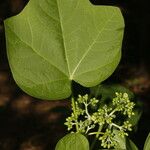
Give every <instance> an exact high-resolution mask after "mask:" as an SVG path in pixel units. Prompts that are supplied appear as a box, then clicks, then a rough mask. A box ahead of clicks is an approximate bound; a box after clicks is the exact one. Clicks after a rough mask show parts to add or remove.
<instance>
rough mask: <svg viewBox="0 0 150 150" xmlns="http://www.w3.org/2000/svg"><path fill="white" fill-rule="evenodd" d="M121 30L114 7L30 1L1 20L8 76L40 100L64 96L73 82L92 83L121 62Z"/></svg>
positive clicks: (82, 0)
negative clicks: (19, 10) (8, 65)
mask: <svg viewBox="0 0 150 150" xmlns="http://www.w3.org/2000/svg"><path fill="white" fill-rule="evenodd" d="M123 30H124V20H123V17H122V14H121V11H120V10H119V8H117V7H112V6H99V7H98V6H94V5H92V4H91V3H90V2H89V0H30V1H29V3H28V4H27V6H26V7H25V8H24V10H23V11H22V12H21V13H20V14H19V15H17V16H15V17H12V18H10V19H7V20H6V21H5V31H6V44H7V53H8V59H9V64H10V67H11V70H12V73H13V77H14V79H15V81H16V82H17V84H18V85H19V86H20V87H21V88H22V89H23V90H24V91H25V92H27V93H28V94H30V95H32V96H34V97H37V98H41V99H63V98H66V97H69V96H70V94H71V82H72V80H74V81H75V82H77V83H79V84H81V85H83V86H85V87H91V86H95V85H97V84H99V83H100V82H102V81H103V80H105V79H106V78H108V77H109V76H110V75H111V74H112V72H113V71H114V70H115V68H116V66H117V64H118V62H119V60H120V55H121V51H120V49H121V44H122V38H123Z"/></svg>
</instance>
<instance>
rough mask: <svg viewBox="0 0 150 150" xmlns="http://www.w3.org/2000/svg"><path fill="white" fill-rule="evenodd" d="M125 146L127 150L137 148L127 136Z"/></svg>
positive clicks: (136, 149)
mask: <svg viewBox="0 0 150 150" xmlns="http://www.w3.org/2000/svg"><path fill="white" fill-rule="evenodd" d="M126 148H127V150H138V148H137V146H136V145H135V144H134V143H133V142H132V141H131V140H130V139H129V138H126Z"/></svg>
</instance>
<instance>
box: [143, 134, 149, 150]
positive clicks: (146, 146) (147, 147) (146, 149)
mask: <svg viewBox="0 0 150 150" xmlns="http://www.w3.org/2000/svg"><path fill="white" fill-rule="evenodd" d="M144 150H150V133H149V135H148V136H147V139H146V141H145V144H144Z"/></svg>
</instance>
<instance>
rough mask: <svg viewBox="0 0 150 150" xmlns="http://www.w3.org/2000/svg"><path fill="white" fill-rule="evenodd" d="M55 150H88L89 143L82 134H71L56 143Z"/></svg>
mask: <svg viewBox="0 0 150 150" xmlns="http://www.w3.org/2000/svg"><path fill="white" fill-rule="evenodd" d="M55 150H89V143H88V140H87V139H86V137H85V136H83V135H82V134H79V133H71V134H68V135H66V136H65V137H63V138H62V139H61V140H60V141H59V142H58V143H57V145H56V148H55Z"/></svg>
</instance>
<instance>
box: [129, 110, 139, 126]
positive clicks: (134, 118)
mask: <svg viewBox="0 0 150 150" xmlns="http://www.w3.org/2000/svg"><path fill="white" fill-rule="evenodd" d="M141 115H142V110H140V109H135V110H134V115H133V116H132V117H131V118H129V119H128V121H129V122H130V123H131V124H132V126H136V125H137V123H138V122H139V120H140V118H141Z"/></svg>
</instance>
